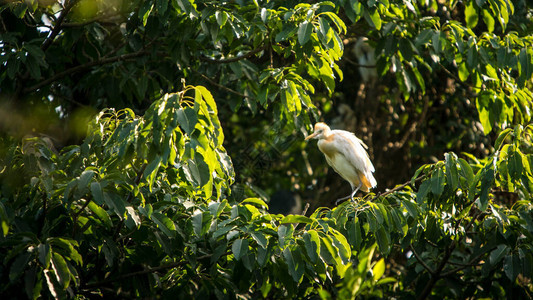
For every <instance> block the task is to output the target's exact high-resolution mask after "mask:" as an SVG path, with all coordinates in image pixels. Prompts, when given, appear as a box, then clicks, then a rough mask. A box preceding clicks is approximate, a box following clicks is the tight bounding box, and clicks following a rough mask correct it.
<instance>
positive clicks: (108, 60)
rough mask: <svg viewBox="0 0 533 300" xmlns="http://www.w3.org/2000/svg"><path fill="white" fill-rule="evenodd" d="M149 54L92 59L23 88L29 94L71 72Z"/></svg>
mask: <svg viewBox="0 0 533 300" xmlns="http://www.w3.org/2000/svg"><path fill="white" fill-rule="evenodd" d="M146 54H148V52H147V51H144V50H142V51H138V52H134V53H128V54H122V55H117V56H113V57H109V58H103V59H100V60H95V61H91V62H88V63H86V64H83V65H79V66H76V67H73V68H70V69H67V70H65V71H63V72H60V73H57V74H56V75H54V76H52V77H50V78H48V79H46V80H43V81H41V82H39V83H37V84H36V85H34V86H31V87H29V88H25V89H24V90H23V93H24V94H27V93H31V92H33V91H35V90H38V89H40V88H42V87H43V86H46V85H48V84H50V83H52V82H54V81H57V80H59V79H61V78H63V77H66V76H68V75H70V74H73V73H77V72H81V71H84V70H86V69H89V68H91V67H94V66H99V65H105V64H109V63H113V62H116V61H121V60H128V59H131V58H135V57H138V56H142V55H146Z"/></svg>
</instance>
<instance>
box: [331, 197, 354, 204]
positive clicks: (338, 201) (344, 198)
mask: <svg viewBox="0 0 533 300" xmlns="http://www.w3.org/2000/svg"><path fill="white" fill-rule="evenodd" d="M348 199H350V200H352V201H354V197H353V196H352V195H348V196H346V197H342V198H339V199H337V201H335V206H337V205H339V203H340V202H342V201H344V200H348Z"/></svg>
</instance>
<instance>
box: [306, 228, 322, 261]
mask: <svg viewBox="0 0 533 300" xmlns="http://www.w3.org/2000/svg"><path fill="white" fill-rule="evenodd" d="M303 239H304V243H305V251H306V253H307V255H308V256H309V258H310V259H311V261H312V262H313V263H316V262H317V259H318V257H320V237H319V236H318V232H316V231H315V230H309V231H307V232H306V233H304V234H303Z"/></svg>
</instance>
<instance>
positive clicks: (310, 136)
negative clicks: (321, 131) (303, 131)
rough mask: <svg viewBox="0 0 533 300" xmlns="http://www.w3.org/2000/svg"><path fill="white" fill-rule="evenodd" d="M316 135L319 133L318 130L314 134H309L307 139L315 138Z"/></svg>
mask: <svg viewBox="0 0 533 300" xmlns="http://www.w3.org/2000/svg"><path fill="white" fill-rule="evenodd" d="M316 135H317V133H316V132H314V133H313V134H311V135H309V136H307V137H306V138H305V141H307V140H309V139H312V138H314V137H315V136H316Z"/></svg>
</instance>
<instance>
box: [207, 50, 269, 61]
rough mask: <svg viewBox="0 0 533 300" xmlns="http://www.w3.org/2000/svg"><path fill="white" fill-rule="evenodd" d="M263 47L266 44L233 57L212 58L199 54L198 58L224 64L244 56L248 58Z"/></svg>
mask: <svg viewBox="0 0 533 300" xmlns="http://www.w3.org/2000/svg"><path fill="white" fill-rule="evenodd" d="M265 48H266V45H263V46H261V47H259V48H256V49H254V50H251V51H249V52H248V53H246V54H243V55H239V56H235V57H232V58H222V59H214V58H211V57H207V56H203V55H202V56H200V60H203V61H207V62H212V63H218V64H225V63H226V64H227V63H232V62H236V61H239V60H243V59H246V58H248V57H250V56H253V55H254V54H256V53H259V52H261V51H263V50H265Z"/></svg>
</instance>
